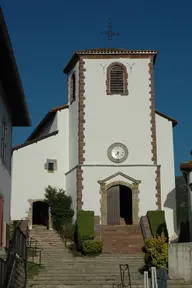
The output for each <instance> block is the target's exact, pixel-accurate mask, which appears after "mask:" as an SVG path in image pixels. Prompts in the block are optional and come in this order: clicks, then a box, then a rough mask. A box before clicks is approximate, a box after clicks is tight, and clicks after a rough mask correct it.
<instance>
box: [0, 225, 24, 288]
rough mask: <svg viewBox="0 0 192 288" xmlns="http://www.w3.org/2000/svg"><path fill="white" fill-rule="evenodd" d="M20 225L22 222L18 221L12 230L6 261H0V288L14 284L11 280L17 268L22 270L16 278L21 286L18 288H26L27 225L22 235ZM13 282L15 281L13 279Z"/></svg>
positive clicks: (6, 287)
mask: <svg viewBox="0 0 192 288" xmlns="http://www.w3.org/2000/svg"><path fill="white" fill-rule="evenodd" d="M21 223H22V221H19V222H18V224H17V226H16V227H15V229H14V232H13V236H12V239H11V241H10V243H9V248H8V253H7V258H6V261H4V260H2V259H0V288H8V287H10V285H11V284H14V283H12V280H13V278H14V276H15V269H17V268H19V269H20V270H22V272H21V271H20V275H19V276H18V277H19V281H20V284H22V285H20V287H23V288H25V287H26V283H27V268H26V266H27V235H28V231H27V230H28V225H27V227H25V228H26V229H25V230H26V231H24V232H25V233H24V232H23V231H21V229H20V227H19V226H20V225H21ZM19 266H20V267H19ZM21 268H22V269H21ZM21 278H22V279H21ZM15 281H17V280H16V279H15ZM16 287H17V286H16Z"/></svg>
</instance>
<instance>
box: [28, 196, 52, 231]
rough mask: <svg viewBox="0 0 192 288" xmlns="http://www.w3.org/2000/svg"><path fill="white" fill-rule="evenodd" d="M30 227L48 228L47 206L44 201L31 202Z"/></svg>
mask: <svg viewBox="0 0 192 288" xmlns="http://www.w3.org/2000/svg"><path fill="white" fill-rule="evenodd" d="M32 209H33V211H32V225H42V226H46V227H47V228H48V226H49V205H48V204H47V203H46V202H44V201H36V202H33V207H32Z"/></svg>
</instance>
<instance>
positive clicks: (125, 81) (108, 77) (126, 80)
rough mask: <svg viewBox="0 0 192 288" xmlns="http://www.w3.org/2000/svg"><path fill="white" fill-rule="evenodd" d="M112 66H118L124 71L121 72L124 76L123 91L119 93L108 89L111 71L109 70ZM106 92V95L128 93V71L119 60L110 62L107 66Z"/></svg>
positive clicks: (123, 94) (125, 94) (124, 94)
mask: <svg viewBox="0 0 192 288" xmlns="http://www.w3.org/2000/svg"><path fill="white" fill-rule="evenodd" d="M114 66H120V67H121V68H122V69H123V71H124V74H123V77H124V79H123V80H124V83H123V85H124V87H123V90H124V91H123V93H119V94H116V93H111V89H110V73H111V70H112V68H113V67H114ZM106 93H107V95H122V96H127V95H128V94H129V92H128V72H127V68H126V66H125V65H124V64H122V63H120V62H113V63H111V64H110V65H109V66H108V67H107V79H106Z"/></svg>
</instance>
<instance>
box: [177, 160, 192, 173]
mask: <svg viewBox="0 0 192 288" xmlns="http://www.w3.org/2000/svg"><path fill="white" fill-rule="evenodd" d="M180 169H181V171H183V170H191V169H192V161H188V162H184V163H181V164H180Z"/></svg>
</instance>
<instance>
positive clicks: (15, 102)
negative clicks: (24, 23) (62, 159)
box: [0, 7, 31, 126]
mask: <svg viewBox="0 0 192 288" xmlns="http://www.w3.org/2000/svg"><path fill="white" fill-rule="evenodd" d="M0 81H1V85H2V88H3V91H4V93H3V94H4V95H2V96H3V99H4V101H5V103H6V104H7V106H8V107H9V110H10V114H11V118H12V125H13V126H30V125H31V121H30V117H29V112H28V107H27V104H26V100H25V95H24V91H23V88H22V83H21V79H20V76H19V72H18V69H17V64H16V60H15V56H14V53H13V49H12V46H11V41H10V38H9V33H8V30H7V27H6V23H5V20H4V16H3V11H2V9H1V7H0Z"/></svg>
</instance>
